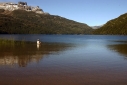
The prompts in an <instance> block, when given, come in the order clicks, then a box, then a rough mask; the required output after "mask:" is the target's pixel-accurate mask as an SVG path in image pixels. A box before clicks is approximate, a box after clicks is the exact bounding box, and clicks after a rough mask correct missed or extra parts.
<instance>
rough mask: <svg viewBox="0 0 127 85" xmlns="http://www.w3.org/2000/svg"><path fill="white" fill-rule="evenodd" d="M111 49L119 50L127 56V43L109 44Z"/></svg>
mask: <svg viewBox="0 0 127 85" xmlns="http://www.w3.org/2000/svg"><path fill="white" fill-rule="evenodd" d="M108 47H109V48H110V49H111V50H113V51H115V52H118V53H119V54H121V55H123V56H125V57H126V58H127V44H114V45H109V46H108Z"/></svg>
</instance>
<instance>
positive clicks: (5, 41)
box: [0, 39, 28, 46]
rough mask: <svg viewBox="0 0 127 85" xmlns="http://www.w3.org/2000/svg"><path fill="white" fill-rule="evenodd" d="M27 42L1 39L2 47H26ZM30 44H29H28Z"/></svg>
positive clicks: (0, 44)
mask: <svg viewBox="0 0 127 85" xmlns="http://www.w3.org/2000/svg"><path fill="white" fill-rule="evenodd" d="M25 43H26V42H25V41H23V40H22V41H16V40H14V39H12V40H8V39H0V46H4V45H5V46H15V45H25ZM27 43H28V42H27Z"/></svg>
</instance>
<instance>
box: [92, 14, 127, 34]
mask: <svg viewBox="0 0 127 85" xmlns="http://www.w3.org/2000/svg"><path fill="white" fill-rule="evenodd" d="M93 34H106V35H127V13H125V14H123V15H121V16H119V17H118V18H116V19H112V20H110V21H108V22H107V23H106V24H105V25H103V26H102V27H101V28H99V29H96V30H94V32H93Z"/></svg>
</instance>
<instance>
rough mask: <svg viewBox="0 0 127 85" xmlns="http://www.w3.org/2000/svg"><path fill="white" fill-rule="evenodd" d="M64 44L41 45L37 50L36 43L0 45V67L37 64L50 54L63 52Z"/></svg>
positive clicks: (65, 46)
mask: <svg viewBox="0 0 127 85" xmlns="http://www.w3.org/2000/svg"><path fill="white" fill-rule="evenodd" d="M67 47H68V45H65V44H46V43H42V45H41V46H39V48H37V45H36V43H25V44H22V45H11V46H10V45H0V65H14V64H18V65H19V66H20V67H25V66H27V64H28V63H30V62H39V60H40V59H42V58H43V57H44V56H43V55H47V54H50V53H52V52H53V53H54V52H55V53H57V52H59V51H62V50H65V49H66V48H67Z"/></svg>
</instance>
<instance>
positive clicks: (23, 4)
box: [0, 2, 48, 14]
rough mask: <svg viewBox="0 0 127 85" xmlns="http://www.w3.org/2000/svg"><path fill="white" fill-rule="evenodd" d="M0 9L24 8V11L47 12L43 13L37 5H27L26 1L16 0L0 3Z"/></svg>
mask: <svg viewBox="0 0 127 85" xmlns="http://www.w3.org/2000/svg"><path fill="white" fill-rule="evenodd" d="M0 9H4V10H8V11H14V10H18V9H20V10H26V11H33V12H35V13H38V14H48V13H45V12H44V11H43V10H42V9H40V8H39V6H37V7H32V6H28V5H27V2H18V4H15V3H0Z"/></svg>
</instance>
